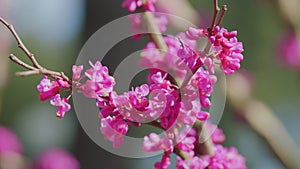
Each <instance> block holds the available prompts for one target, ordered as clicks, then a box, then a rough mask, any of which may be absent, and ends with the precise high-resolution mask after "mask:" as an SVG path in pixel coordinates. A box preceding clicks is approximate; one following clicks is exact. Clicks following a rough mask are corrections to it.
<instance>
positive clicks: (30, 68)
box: [9, 54, 38, 70]
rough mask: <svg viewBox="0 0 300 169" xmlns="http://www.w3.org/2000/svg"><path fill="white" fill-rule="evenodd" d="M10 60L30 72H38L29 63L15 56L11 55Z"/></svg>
mask: <svg viewBox="0 0 300 169" xmlns="http://www.w3.org/2000/svg"><path fill="white" fill-rule="evenodd" d="M9 59H10V60H11V61H13V62H15V63H16V64H18V65H20V66H22V67H24V68H26V69H28V70H38V69H37V68H35V67H32V66H31V65H28V64H27V63H25V62H23V61H22V60H20V59H19V58H18V57H17V56H15V55H13V54H10V55H9Z"/></svg>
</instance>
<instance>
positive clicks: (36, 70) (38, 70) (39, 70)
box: [0, 17, 72, 85]
mask: <svg viewBox="0 0 300 169" xmlns="http://www.w3.org/2000/svg"><path fill="white" fill-rule="evenodd" d="M0 22H1V23H2V24H3V25H5V26H6V27H7V29H8V30H9V31H10V32H11V33H12V35H13V36H14V38H15V40H16V41H17V43H18V47H19V48H20V49H21V50H22V51H23V52H24V54H25V55H26V56H27V57H28V58H29V59H30V61H31V63H32V64H33V66H31V65H29V64H27V63H25V62H24V61H22V60H21V59H19V58H18V57H17V56H15V55H13V54H10V56H9V59H10V60H11V61H13V62H15V63H16V64H18V65H20V66H22V67H24V68H25V69H28V70H29V71H25V72H17V73H16V75H18V76H29V75H34V74H43V75H48V76H50V77H52V78H61V79H63V80H64V81H67V82H68V83H69V84H70V85H72V80H71V79H70V78H69V77H68V76H66V75H65V74H64V73H63V72H57V71H53V70H48V69H46V68H44V67H42V66H41V65H40V64H39V63H38V61H37V60H36V59H35V57H34V54H33V53H31V52H30V51H29V50H28V48H27V47H26V46H25V45H24V43H23V41H22V40H21V38H20V36H19V35H18V33H17V32H16V30H15V28H14V27H13V25H11V24H9V23H8V22H7V21H6V20H4V19H3V18H1V17H0Z"/></svg>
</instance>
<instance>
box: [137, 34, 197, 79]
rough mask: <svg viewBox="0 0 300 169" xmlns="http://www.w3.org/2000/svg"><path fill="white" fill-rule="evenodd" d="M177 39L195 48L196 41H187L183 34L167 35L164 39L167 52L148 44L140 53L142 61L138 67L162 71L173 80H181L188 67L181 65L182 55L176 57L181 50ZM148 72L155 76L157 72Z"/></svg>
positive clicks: (151, 43)
mask: <svg viewBox="0 0 300 169" xmlns="http://www.w3.org/2000/svg"><path fill="white" fill-rule="evenodd" d="M179 39H180V40H181V41H182V42H183V43H184V44H185V45H186V46H189V48H191V49H194V48H195V47H196V41H192V40H189V39H188V38H186V35H185V34H184V33H179V34H178V35H177V36H172V35H168V36H165V37H164V41H165V42H166V44H167V46H168V51H166V53H163V52H161V51H160V50H159V49H157V46H156V45H155V43H153V42H149V43H148V44H147V45H146V47H145V48H144V50H143V52H142V53H141V55H142V59H141V61H140V63H139V65H140V66H142V67H146V68H156V69H159V70H164V71H165V72H168V73H169V74H171V75H172V76H173V78H180V79H183V78H184V77H185V74H186V72H187V71H188V70H189V67H188V65H187V64H185V65H184V64H182V60H183V59H182V58H181V57H182V55H181V56H178V51H179V50H181V49H182V45H181V43H180V41H179ZM193 57H194V56H193ZM183 58H185V56H184V57H183ZM192 65H194V64H192ZM150 72H151V73H152V74H155V73H156V72H157V71H153V70H150Z"/></svg>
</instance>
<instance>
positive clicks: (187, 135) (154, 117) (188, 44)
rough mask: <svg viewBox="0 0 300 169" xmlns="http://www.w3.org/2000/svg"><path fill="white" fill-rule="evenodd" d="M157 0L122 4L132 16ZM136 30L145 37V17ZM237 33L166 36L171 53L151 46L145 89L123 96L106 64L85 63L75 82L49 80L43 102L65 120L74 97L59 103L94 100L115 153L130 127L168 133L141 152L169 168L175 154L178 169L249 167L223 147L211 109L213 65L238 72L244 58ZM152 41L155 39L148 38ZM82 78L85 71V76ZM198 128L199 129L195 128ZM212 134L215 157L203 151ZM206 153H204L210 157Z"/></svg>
mask: <svg viewBox="0 0 300 169" xmlns="http://www.w3.org/2000/svg"><path fill="white" fill-rule="evenodd" d="M155 2H156V0H145V1H144V0H143V1H142V0H124V2H123V4H122V6H123V7H124V8H128V10H129V11H130V12H134V11H136V10H137V9H138V8H142V9H144V10H145V11H150V12H151V11H155ZM153 18H154V20H153V23H152V24H154V26H156V27H157V30H160V31H161V32H164V31H166V29H167V23H168V20H167V18H165V17H164V16H160V15H155V14H153ZM129 19H130V21H131V22H132V23H133V26H132V30H133V31H135V33H136V34H137V36H136V37H138V36H141V34H142V33H143V22H144V21H143V20H142V17H141V15H140V14H135V15H130V17H129ZM236 36H237V31H232V32H228V31H227V30H226V29H225V28H220V27H219V26H213V27H212V29H201V28H189V29H188V30H187V31H186V32H185V33H183V32H181V33H178V34H177V35H175V36H174V35H166V36H163V37H162V38H161V41H163V42H161V43H164V44H165V46H166V47H167V48H166V49H165V50H166V51H161V49H159V45H158V44H157V42H156V41H150V42H149V43H148V44H147V45H146V46H145V48H144V49H143V51H142V53H141V60H140V62H139V65H140V66H142V67H146V68H148V69H149V76H148V77H147V84H142V85H140V86H136V87H132V89H131V90H130V91H128V92H124V93H122V94H120V93H117V92H116V91H115V90H114V85H115V84H116V82H115V79H114V77H112V76H110V75H109V70H108V68H107V67H105V66H103V65H102V64H101V62H99V61H96V62H95V63H92V62H90V67H89V68H88V69H87V70H85V71H84V70H83V69H84V67H83V66H82V65H80V66H76V65H74V66H73V67H72V84H70V83H69V82H66V81H64V80H62V79H59V78H57V79H54V80H53V81H51V80H50V79H48V77H46V76H45V77H44V78H43V79H42V80H41V82H40V84H39V85H38V87H37V88H38V91H39V92H40V99H41V101H44V100H47V99H50V100H51V101H50V102H51V104H52V105H54V106H57V107H58V111H57V116H58V117H63V116H64V115H65V112H67V111H69V110H70V107H71V106H70V105H69V104H68V99H69V98H70V96H71V95H72V93H71V94H70V95H69V96H68V97H66V98H61V93H63V92H66V91H70V89H72V90H73V91H76V92H80V93H82V94H83V95H84V96H85V97H87V98H92V99H95V101H96V106H97V107H98V108H99V109H100V111H99V116H98V117H99V121H100V122H99V123H100V132H101V133H102V134H103V135H104V138H105V139H106V140H108V141H110V142H112V146H113V147H114V148H118V147H120V146H122V143H123V141H124V136H125V135H126V134H127V132H128V130H129V127H130V126H135V127H140V126H141V125H144V124H148V125H153V126H156V127H158V128H160V129H162V130H163V131H164V132H163V133H162V134H160V135H159V134H156V133H150V134H149V135H148V136H145V137H144V140H143V144H142V150H143V151H145V152H153V151H161V150H162V151H163V152H164V154H163V156H162V159H161V161H159V162H157V163H156V164H155V165H154V166H155V168H157V169H167V168H169V166H170V164H171V158H170V155H171V154H172V153H175V154H176V155H177V162H176V166H177V168H179V169H185V168H190V169H193V168H194V169H206V168H211V169H217V168H224V169H244V168H246V166H245V159H244V158H243V157H242V156H241V155H239V154H238V152H237V150H236V149H235V148H225V147H223V146H222V145H221V143H222V142H223V141H224V140H225V135H224V134H223V131H222V130H221V129H219V128H217V126H216V125H213V124H211V123H210V122H209V121H208V119H209V117H210V114H209V113H208V112H206V111H207V109H209V108H210V107H211V102H210V97H211V95H212V93H213V87H214V84H215V83H216V82H217V77H216V76H215V69H216V67H215V65H219V66H220V68H221V70H222V71H223V72H224V73H225V74H231V73H233V72H234V71H236V70H238V69H239V68H240V62H241V61H242V60H243V55H242V52H243V45H242V43H241V42H239V41H238V40H237V37H236ZM200 39H206V40H207V44H206V46H205V47H204V49H203V50H202V49H198V46H199V44H198V40H200ZM150 40H153V39H150ZM82 72H84V73H82ZM195 123H196V124H199V125H200V126H198V125H195ZM205 131H207V132H208V133H209V134H210V138H209V139H210V140H211V141H212V143H213V144H212V145H211V147H210V150H211V153H207V152H201V151H202V150H201V148H200V146H201V139H200V134H201V132H205ZM205 153H206V154H205Z"/></svg>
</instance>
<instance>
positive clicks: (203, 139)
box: [193, 120, 214, 155]
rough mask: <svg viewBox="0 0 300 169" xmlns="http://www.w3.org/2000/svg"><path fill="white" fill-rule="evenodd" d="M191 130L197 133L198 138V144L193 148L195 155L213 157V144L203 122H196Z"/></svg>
mask: <svg viewBox="0 0 300 169" xmlns="http://www.w3.org/2000/svg"><path fill="white" fill-rule="evenodd" d="M193 128H194V129H195V130H196V132H197V136H198V137H199V138H198V139H199V143H200V144H198V145H197V146H196V148H195V150H196V151H195V153H196V154H197V155H202V154H208V155H213V154H214V152H213V142H212V140H211V138H210V135H209V133H208V132H207V129H206V128H205V126H204V122H202V121H199V120H197V121H196V123H195V124H194V126H193Z"/></svg>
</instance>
